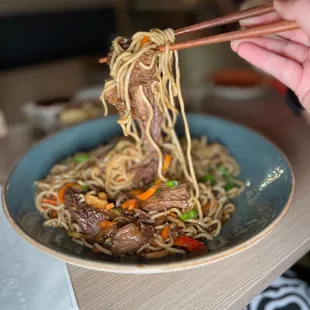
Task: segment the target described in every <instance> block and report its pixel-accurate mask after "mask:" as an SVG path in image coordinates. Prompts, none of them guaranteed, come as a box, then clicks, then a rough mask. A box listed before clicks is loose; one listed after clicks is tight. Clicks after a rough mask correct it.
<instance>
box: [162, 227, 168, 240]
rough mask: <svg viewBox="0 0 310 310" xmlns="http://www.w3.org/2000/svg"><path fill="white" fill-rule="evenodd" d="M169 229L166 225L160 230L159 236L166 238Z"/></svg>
mask: <svg viewBox="0 0 310 310" xmlns="http://www.w3.org/2000/svg"><path fill="white" fill-rule="evenodd" d="M169 231H170V228H169V226H168V225H167V226H165V227H164V228H163V230H162V232H161V236H162V237H163V239H164V240H166V239H167V238H168V235H169Z"/></svg>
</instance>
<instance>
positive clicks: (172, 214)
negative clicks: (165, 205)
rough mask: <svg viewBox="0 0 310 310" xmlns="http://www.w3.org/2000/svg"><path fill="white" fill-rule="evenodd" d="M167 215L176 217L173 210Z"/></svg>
mask: <svg viewBox="0 0 310 310" xmlns="http://www.w3.org/2000/svg"><path fill="white" fill-rule="evenodd" d="M169 215H170V216H172V217H178V216H177V215H176V214H175V213H174V212H170V213H169Z"/></svg>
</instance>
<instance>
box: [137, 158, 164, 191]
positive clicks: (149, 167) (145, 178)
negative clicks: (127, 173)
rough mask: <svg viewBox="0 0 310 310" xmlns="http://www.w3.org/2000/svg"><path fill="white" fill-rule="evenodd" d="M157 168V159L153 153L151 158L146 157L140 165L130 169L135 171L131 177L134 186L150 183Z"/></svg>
mask: <svg viewBox="0 0 310 310" xmlns="http://www.w3.org/2000/svg"><path fill="white" fill-rule="evenodd" d="M157 168H158V159H157V158H156V155H153V158H152V157H147V158H146V160H145V161H144V162H143V163H142V164H141V165H140V166H138V167H137V168H134V169H133V170H132V171H134V173H135V177H134V179H133V184H134V187H139V186H141V185H146V184H150V183H152V182H153V181H154V180H155V178H156V176H157Z"/></svg>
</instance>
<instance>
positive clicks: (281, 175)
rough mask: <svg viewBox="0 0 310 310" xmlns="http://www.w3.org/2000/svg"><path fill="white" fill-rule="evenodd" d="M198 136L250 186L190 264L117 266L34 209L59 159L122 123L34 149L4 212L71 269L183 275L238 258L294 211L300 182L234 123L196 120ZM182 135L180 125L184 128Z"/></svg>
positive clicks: (9, 190)
mask: <svg viewBox="0 0 310 310" xmlns="http://www.w3.org/2000/svg"><path fill="white" fill-rule="evenodd" d="M188 121H189V125H190V129H191V134H192V136H193V137H195V136H196V137H199V136H202V135H207V136H208V138H209V140H210V141H218V142H220V143H222V144H224V145H226V146H227V147H228V148H229V149H230V151H231V153H232V155H233V156H234V158H235V159H236V160H237V161H238V162H239V164H240V165H241V175H240V178H241V179H243V180H246V181H248V187H247V188H246V190H245V191H244V192H243V193H242V195H241V196H239V197H238V198H236V199H234V203H235V204H236V207H237V210H236V212H235V213H234V214H233V216H232V218H231V219H230V220H229V221H228V222H227V224H225V225H224V227H223V230H222V232H221V234H220V236H218V237H217V238H216V239H215V240H214V241H212V242H209V244H208V247H209V249H210V251H209V252H208V253H206V254H203V255H200V256H193V257H188V258H186V259H180V260H174V259H171V258H170V259H166V260H160V261H149V262H145V263H143V264H141V263H140V262H136V261H135V260H133V259H130V258H125V259H123V260H114V259H113V258H106V257H102V256H98V255H96V254H93V253H92V252H91V251H90V250H89V249H88V248H85V247H83V246H80V245H78V244H76V243H74V242H73V241H72V240H71V239H70V238H69V237H67V235H66V234H65V233H63V232H62V231H60V230H58V229H55V228H51V227H43V226H42V222H43V218H42V216H41V215H40V214H39V213H38V212H37V211H36V208H35V204H34V192H35V186H34V181H35V180H38V179H41V178H43V177H44V176H45V175H46V174H47V173H48V172H49V170H50V169H51V167H52V166H53V165H54V164H55V163H56V162H58V161H59V160H61V159H63V158H64V157H67V156H69V155H71V154H73V153H75V152H78V151H87V150H90V149H92V148H94V147H96V146H97V145H99V144H102V143H104V142H108V141H109V140H110V139H111V138H112V137H114V136H120V135H121V134H122V132H121V130H120V127H119V126H118V124H117V123H116V117H107V118H104V119H98V120H94V121H90V122H88V123H84V124H81V125H78V126H75V127H73V128H71V129H67V130H64V131H62V132H59V133H58V134H56V135H54V136H51V137H48V138H47V139H45V140H43V141H42V142H41V143H39V144H37V145H36V146H34V147H33V148H32V149H30V150H29V151H28V153H27V154H26V155H24V156H23V157H22V158H21V159H20V160H19V161H18V163H17V164H16V165H15V167H14V168H13V170H12V172H11V174H10V176H9V178H8V180H7V183H6V185H5V187H4V190H3V194H4V195H3V196H2V197H3V207H4V211H5V214H6V216H7V218H8V220H9V222H10V223H11V224H12V226H13V227H14V229H15V230H16V231H17V233H18V234H19V235H20V236H21V237H23V238H24V239H25V240H27V241H28V242H29V243H31V244H32V245H33V246H35V247H36V248H38V249H39V250H41V251H43V252H45V253H47V254H49V255H51V256H54V257H55V258H57V259H60V260H63V261H66V262H68V263H71V264H74V265H78V266H82V267H86V268H92V269H97V270H105V271H113V272H125V273H150V272H165V271H173V270H182V269H186V268H192V267H195V266H202V265H206V264H208V263H210V262H213V261H216V260H219V259H222V258H225V257H227V256H229V255H232V254H235V253H238V252H240V251H242V250H244V249H245V248H246V247H248V246H250V245H252V244H253V243H255V242H256V241H258V240H259V239H261V238H263V237H264V236H266V235H267V233H268V232H270V231H271V230H272V229H273V228H274V227H275V226H276V225H277V224H278V223H279V221H280V220H281V219H282V217H283V216H284V214H285V213H286V211H287V210H288V208H289V205H290V203H291V201H292V197H293V192H294V177H293V173H292V170H291V168H290V165H289V163H288V161H287V159H286V158H285V157H284V155H283V154H282V153H281V152H280V151H279V150H278V149H277V148H276V147H275V146H274V145H273V144H272V143H270V142H269V141H267V140H266V139H265V138H263V137H262V136H260V135H258V134H257V133H255V132H253V131H251V130H249V129H247V128H245V127H242V126H239V125H236V124H234V123H231V122H228V121H225V120H222V119H219V118H214V117H209V116H203V115H196V114H190V115H189V116H188ZM177 130H178V133H179V135H182V133H183V126H182V124H181V123H179V124H178V127H177Z"/></svg>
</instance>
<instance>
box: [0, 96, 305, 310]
mask: <svg viewBox="0 0 310 310" xmlns="http://www.w3.org/2000/svg"><path fill="white" fill-rule="evenodd" d="M202 110H203V112H204V113H209V114H213V115H217V116H221V117H224V118H226V119H230V120H233V121H236V122H238V123H241V124H244V125H247V126H249V127H252V128H254V129H256V130H258V131H259V132H261V133H262V134H264V135H265V136H267V137H269V138H270V139H271V140H272V141H274V142H275V144H277V145H278V146H279V147H280V148H281V149H282V150H283V151H284V153H285V154H286V155H287V157H288V159H289V160H290V162H291V164H292V166H293V170H294V173H295V178H296V193H295V198H294V200H293V204H292V206H291V208H290V210H289V211H288V213H287V215H286V216H285V217H284V219H283V220H282V221H281V223H280V224H279V225H278V226H277V227H276V228H275V229H274V230H273V231H272V232H271V233H270V234H269V235H267V236H266V237H265V238H264V239H262V240H261V241H259V242H258V243H256V244H255V245H253V246H252V247H250V248H248V249H246V250H244V251H243V252H241V253H239V254H236V255H234V256H232V257H229V258H225V259H224V260H222V261H220V262H215V263H212V264H211V265H208V266H206V267H200V268H196V269H192V270H187V271H182V272H173V273H166V274H152V275H128V274H113V273H105V272H98V271H91V270H87V269H83V268H80V267H75V266H71V265H69V271H70V275H71V279H72V283H73V288H74V291H75V293H76V297H77V300H78V303H79V306H80V309H81V310H84V309H92V310H96V309H148V310H151V309H156V310H157V309H212V310H216V309H219V310H223V309H241V308H242V307H244V306H245V305H247V304H248V303H249V302H250V301H251V300H252V298H253V297H254V296H256V295H257V294H259V293H260V292H261V291H262V290H263V289H264V288H266V287H267V286H268V285H269V284H270V283H271V282H272V281H273V280H274V279H275V278H276V277H277V276H279V275H281V274H282V273H283V272H284V271H285V270H287V269H288V268H289V267H290V266H291V265H292V264H293V263H294V262H296V260H298V259H299V258H300V257H301V256H302V255H303V254H305V253H306V252H307V251H308V250H309V248H310V225H309V223H310V208H309V207H308V201H309V200H310V190H309V189H308V184H309V183H310V160H309V159H310V139H309V138H310V132H309V129H310V128H309V127H308V125H307V122H306V121H305V119H304V118H302V117H296V116H294V115H293V114H292V113H291V111H290V110H289V109H288V108H287V107H286V105H285V103H284V101H283V99H282V98H280V97H278V96H276V95H274V94H273V95H270V96H267V97H264V98H260V99H257V100H251V101H248V102H247V101H236V102H233V101H224V100H216V99H212V100H206V102H205V103H204V104H203V107H202ZM21 132H22V133H23V135H25V136H27V137H28V138H27V137H25V138H24V139H23V142H22V145H19V146H18V147H17V146H16V144H17V143H16V140H14V139H13V138H14V134H15V136H16V134H17V133H16V132H15V133H12V132H10V135H9V137H8V138H7V139H4V140H2V141H1V140H0V148H1V150H4V149H5V150H6V152H5V154H4V157H3V156H2V158H1V160H0V176H1V179H2V177H3V176H4V175H6V174H7V169H8V167H9V166H10V165H11V163H12V161H13V160H14V159H15V158H16V156H17V155H18V154H19V153H21V151H23V150H22V149H23V148H26V146H27V145H29V144H30V143H31V139H30V138H29V135H30V133H29V132H27V131H25V130H24V129H19V136H20V134H21ZM13 140H14V141H15V142H14V141H13ZM1 179H0V181H1Z"/></svg>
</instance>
